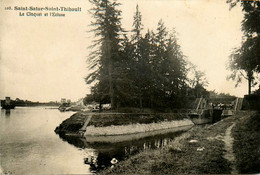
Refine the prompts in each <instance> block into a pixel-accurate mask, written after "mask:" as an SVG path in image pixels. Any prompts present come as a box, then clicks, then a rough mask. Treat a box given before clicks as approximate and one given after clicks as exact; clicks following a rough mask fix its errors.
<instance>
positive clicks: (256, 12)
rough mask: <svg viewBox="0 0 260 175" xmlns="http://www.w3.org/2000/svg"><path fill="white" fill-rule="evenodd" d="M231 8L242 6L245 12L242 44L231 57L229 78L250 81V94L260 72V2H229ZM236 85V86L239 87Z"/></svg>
mask: <svg viewBox="0 0 260 175" xmlns="http://www.w3.org/2000/svg"><path fill="white" fill-rule="evenodd" d="M227 3H229V4H230V8H233V7H235V6H236V5H237V4H240V5H241V7H242V10H243V12H244V19H243V21H242V31H243V33H244V37H243V41H242V44H241V46H240V47H239V48H236V49H234V51H233V52H232V54H231V55H230V60H229V69H230V70H231V71H232V74H231V75H230V76H229V77H228V78H229V79H233V80H236V81H237V84H238V83H240V82H241V81H242V78H245V79H247V80H248V94H250V93H251V87H252V86H254V85H256V76H255V75H256V74H258V73H259V72H260V66H259V65H260V51H259V48H260V38H259V35H260V2H259V1H239V0H228V1H227ZM237 84H236V85H237Z"/></svg>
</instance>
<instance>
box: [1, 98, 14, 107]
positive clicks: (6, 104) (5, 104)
mask: <svg viewBox="0 0 260 175" xmlns="http://www.w3.org/2000/svg"><path fill="white" fill-rule="evenodd" d="M1 106H2V109H14V108H15V104H14V103H13V101H12V100H11V98H10V97H5V100H3V101H1Z"/></svg>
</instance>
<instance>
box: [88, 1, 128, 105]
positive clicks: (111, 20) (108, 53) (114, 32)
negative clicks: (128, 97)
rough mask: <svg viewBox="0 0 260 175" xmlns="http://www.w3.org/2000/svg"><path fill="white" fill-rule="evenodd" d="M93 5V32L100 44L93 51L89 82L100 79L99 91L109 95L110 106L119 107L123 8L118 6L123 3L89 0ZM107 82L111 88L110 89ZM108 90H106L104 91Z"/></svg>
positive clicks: (91, 11) (96, 44)
mask: <svg viewBox="0 0 260 175" xmlns="http://www.w3.org/2000/svg"><path fill="white" fill-rule="evenodd" d="M90 2H91V3H92V4H93V5H94V8H92V9H91V10H90V13H91V14H92V17H93V18H94V19H95V22H92V23H91V26H92V27H94V29H93V30H92V31H94V32H95V36H96V37H97V38H98V39H97V40H96V41H95V43H94V45H93V46H97V47H98V49H97V51H94V52H92V54H91V57H90V60H91V63H92V64H90V69H92V70H94V71H93V72H92V73H91V74H89V75H88V76H87V77H86V82H87V83H88V84H90V83H92V82H94V81H98V84H99V85H97V88H98V90H97V93H100V94H104V95H108V96H109V98H110V102H111V108H112V109H115V108H116V104H117V102H116V97H117V94H116V93H117V91H116V77H117V75H118V74H119V73H118V72H117V71H116V69H115V68H116V67H117V65H116V64H117V63H118V61H119V60H120V47H121V46H120V42H121V39H120V34H121V32H122V31H123V30H122V28H121V22H120V15H121V11H120V10H118V9H117V7H118V6H119V5H120V4H119V3H116V2H115V1H113V2H111V1H110V0H90ZM107 85H108V88H107ZM104 90H107V91H104Z"/></svg>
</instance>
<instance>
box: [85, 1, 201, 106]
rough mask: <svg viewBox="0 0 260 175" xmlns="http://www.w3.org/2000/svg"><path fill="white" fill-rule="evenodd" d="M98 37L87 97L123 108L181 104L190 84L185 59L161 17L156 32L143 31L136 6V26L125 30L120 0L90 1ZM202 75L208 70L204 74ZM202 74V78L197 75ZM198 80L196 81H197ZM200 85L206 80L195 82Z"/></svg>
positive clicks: (88, 81)
mask: <svg viewBox="0 0 260 175" xmlns="http://www.w3.org/2000/svg"><path fill="white" fill-rule="evenodd" d="M91 2H92V3H93V4H94V6H95V7H94V8H93V9H91V13H92V15H93V18H94V19H95V22H93V23H92V26H93V27H94V29H93V31H94V32H95V35H96V37H97V38H98V39H97V40H96V41H95V42H94V44H93V47H94V48H97V49H96V50H95V51H94V52H92V53H91V55H90V57H89V60H90V62H91V64H90V69H92V70H93V71H92V73H90V74H89V75H88V76H87V77H86V82H87V83H88V84H90V83H93V82H95V85H94V86H93V87H92V91H91V94H90V95H88V96H87V97H86V98H87V99H86V100H85V101H87V102H90V101H96V102H99V103H100V104H101V103H111V106H112V109H116V108H120V107H139V108H140V109H142V108H145V107H146V108H147V107H148V108H153V109H162V108H180V107H184V106H185V99H186V97H185V96H186V95H187V92H188V90H189V89H190V88H195V86H194V87H189V84H188V83H187V82H188V81H189V80H188V78H187V73H188V69H187V61H186V57H185V56H184V54H183V53H182V51H181V47H180V45H179V44H178V39H177V36H176V32H175V30H174V29H173V30H171V31H169V30H168V29H167V28H166V26H165V25H164V23H163V21H162V20H160V21H159V22H158V25H157V29H156V31H151V30H148V31H147V32H146V33H145V34H143V25H142V15H141V12H140V11H139V8H138V5H137V6H136V12H135V14H134V18H133V19H134V20H133V26H132V27H133V29H132V30H131V32H130V34H128V35H127V33H126V32H125V33H123V32H124V31H123V29H122V28H121V23H120V14H121V11H120V10H118V9H117V7H118V5H119V4H118V3H116V2H115V1H113V2H110V0H91ZM203 76H204V74H203ZM199 78H201V76H200V77H199ZM199 78H198V79H199ZM196 83H197V84H198V85H199V84H200V85H201V87H203V86H204V84H203V83H204V82H200V80H198V82H196Z"/></svg>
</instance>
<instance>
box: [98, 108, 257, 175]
mask: <svg viewBox="0 0 260 175" xmlns="http://www.w3.org/2000/svg"><path fill="white" fill-rule="evenodd" d="M251 116H252V113H250V112H241V113H239V114H237V115H235V116H232V117H229V118H226V119H224V120H223V121H220V122H218V123H216V124H215V125H211V126H210V125H208V126H204V127H200V126H196V127H194V128H193V129H191V130H190V131H188V132H187V133H185V134H183V135H182V137H179V138H178V139H177V140H175V141H173V142H172V143H171V145H169V146H168V147H165V148H163V149H158V150H149V151H145V152H141V153H140V154H137V155H135V156H133V157H131V158H129V159H128V160H125V161H123V162H120V163H119V164H117V166H116V167H115V168H113V169H110V168H108V169H107V170H105V171H103V172H100V174H183V173H184V174H229V173H231V170H232V169H231V162H229V161H228V160H227V159H225V158H224V157H225V156H224V155H225V153H226V150H225V142H224V141H223V138H224V136H225V134H226V130H227V128H229V127H230V126H232V125H233V124H234V123H237V122H238V121H240V120H241V121H242V119H245V121H247V120H249V119H250V118H251ZM247 123H248V124H249V125H248V126H244V124H245V123H241V124H238V125H237V126H236V127H235V128H233V129H236V130H240V129H241V126H243V127H244V129H243V130H246V129H247V128H250V127H251V126H252V125H250V121H248V122H247ZM240 125H241V126H240ZM255 128H259V127H258V126H255ZM243 130H242V131H241V132H243ZM251 131H252V130H251ZM258 131H259V130H257V129H253V131H252V132H253V133H254V134H253V136H252V138H251V139H252V140H254V139H255V137H258V136H259V135H257V133H258V134H259V132H258ZM240 139H241V136H235V142H234V143H235V145H237V142H236V140H240ZM258 143H259V141H258ZM254 145H255V146H252V149H254V150H251V151H249V150H248V152H247V153H243V154H248V156H250V155H252V153H253V152H255V151H256V152H257V151H258V150H259V149H257V148H256V146H257V145H258V144H257V143H256V141H254ZM258 148H259V147H258ZM237 149H238V150H241V148H239V145H237ZM250 152H251V153H250ZM258 155H259V151H258ZM244 156H245V155H241V157H244ZM258 157H259V156H258ZM249 160H251V161H253V160H252V159H250V158H249ZM244 161H245V160H242V162H241V163H243V162H244ZM252 164H253V165H252ZM241 165H242V164H241ZM251 166H252V168H253V169H255V171H258V169H256V168H255V165H254V163H251ZM243 173H249V172H243ZM258 173H259V171H258Z"/></svg>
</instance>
